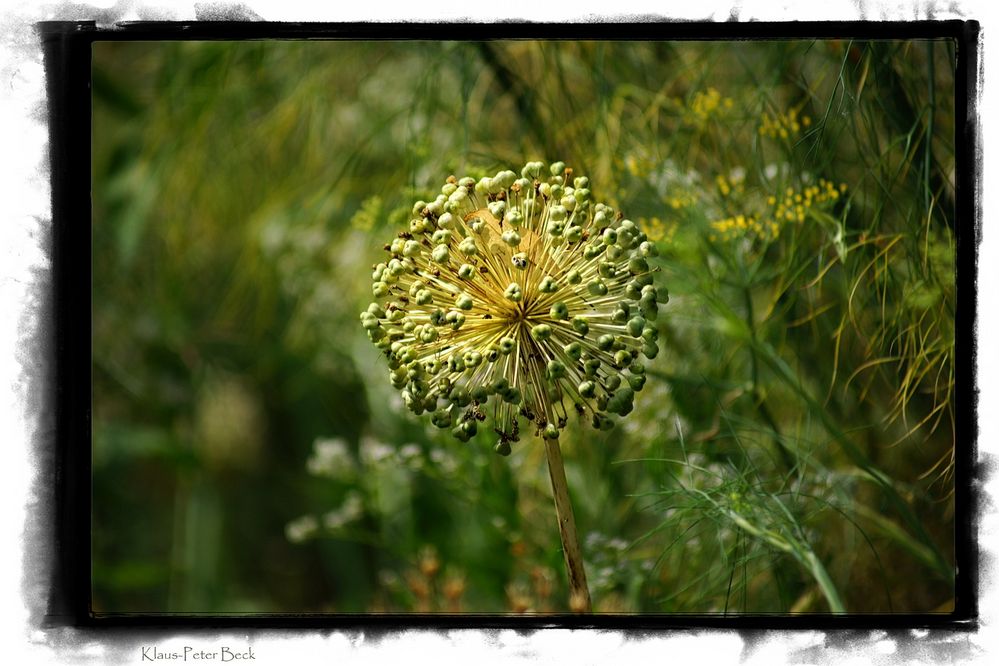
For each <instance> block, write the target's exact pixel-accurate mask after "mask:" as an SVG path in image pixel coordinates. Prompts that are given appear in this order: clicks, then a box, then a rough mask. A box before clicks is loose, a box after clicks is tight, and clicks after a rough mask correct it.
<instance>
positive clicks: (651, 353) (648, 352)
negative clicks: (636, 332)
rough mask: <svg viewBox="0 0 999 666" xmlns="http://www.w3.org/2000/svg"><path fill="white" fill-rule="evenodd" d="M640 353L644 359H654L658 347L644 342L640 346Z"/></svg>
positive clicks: (657, 353)
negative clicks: (643, 355)
mask: <svg viewBox="0 0 999 666" xmlns="http://www.w3.org/2000/svg"><path fill="white" fill-rule="evenodd" d="M642 353H643V354H645V358H647V359H650V360H651V359H654V358H655V357H656V356H658V355H659V345H657V344H656V343H654V342H646V343H645V344H644V345H643V346H642Z"/></svg>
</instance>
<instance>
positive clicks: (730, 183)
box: [715, 174, 745, 197]
mask: <svg viewBox="0 0 999 666" xmlns="http://www.w3.org/2000/svg"><path fill="white" fill-rule="evenodd" d="M715 183H717V185H718V192H719V193H720V194H721V195H722V196H723V197H727V196H728V195H730V194H732V193H733V192H735V193H736V194H742V193H743V191H744V190H745V188H744V187H743V182H742V179H741V178H739V179H736V178H733V177H729V178H726V177H725V176H723V175H721V174H718V175H717V176H715Z"/></svg>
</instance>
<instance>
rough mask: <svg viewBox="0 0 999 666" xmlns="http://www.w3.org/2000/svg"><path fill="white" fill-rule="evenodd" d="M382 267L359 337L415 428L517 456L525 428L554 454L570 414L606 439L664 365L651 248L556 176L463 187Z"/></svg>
mask: <svg viewBox="0 0 999 666" xmlns="http://www.w3.org/2000/svg"><path fill="white" fill-rule="evenodd" d="M413 215H414V219H412V220H410V222H409V224H408V225H407V227H406V229H407V230H406V231H402V232H400V233H399V234H398V238H396V239H394V240H393V242H392V243H390V244H388V245H387V246H386V248H387V252H388V254H389V257H388V258H387V259H386V260H385V261H384V262H383V263H379V264H377V265H376V266H375V267H374V273H373V274H372V281H373V282H372V295H373V296H374V297H375V298H376V299H377V300H376V302H374V303H372V304H371V305H370V306H369V307H368V308H367V310H365V311H364V312H362V313H361V317H360V318H361V325H362V326H363V327H364V329H365V330H366V331H367V333H368V337H369V338H371V340H372V342H373V343H374V344H375V345H376V346H377V347H378V348H379V349H381V350H382V351H383V352H384V354H385V357H386V359H387V360H388V366H389V379H390V381H391V382H392V385H393V386H394V387H395V388H397V389H398V390H399V391H400V392H401V393H402V397H403V402H404V403H405V404H406V406H407V407H408V408H409V409H410V410H411V411H413V412H414V413H415V414H417V415H420V414H423V413H425V412H426V413H429V414H430V415H431V422H432V423H433V424H434V425H435V426H438V427H440V428H447V429H449V430H450V431H451V433H452V434H453V435H454V436H455V437H456V438H458V439H459V440H462V441H468V440H469V439H470V438H471V437H472V436H474V435H475V434H476V433H477V432H478V430H479V425H478V424H480V423H483V426H484V427H486V424H485V423H484V422H486V421H489V423H488V427H490V428H491V430H492V431H493V432H495V433H496V435H497V436H498V441H497V443H496V444H495V446H494V449H495V450H496V451H497V452H499V453H501V454H504V455H505V454H507V453H509V452H510V451H511V446H510V445H511V443H513V442H517V441H519V439H520V427H521V420H520V419H521V418H524V419H526V420H527V421H528V422H530V423H531V424H532V426H533V428H534V432H535V434H536V435H538V436H539V437H544V438H547V439H557V438H558V436H559V434H560V432H561V430H562V429H563V428H565V426H566V424H567V423H568V420H569V418H570V417H571V415H572V414H573V413H575V414H576V416H577V417H579V418H581V419H582V420H583V421H584V422H586V423H589V424H590V425H591V426H592V427H594V428H596V429H598V430H608V429H610V428H611V427H613V425H614V420H613V417H612V415H617V416H622V417H623V416H625V415H627V414H628V413H630V412H631V411H632V409H633V408H634V399H635V393H636V392H638V391H640V390H641V389H642V387H643V386H644V385H645V366H644V365H643V364H642V363H641V361H640V359H641V358H642V357H643V356H644V357H645V358H654V357H655V356H656V354H658V352H659V347H658V345H657V344H656V341H657V338H658V329H657V328H656V326H655V321H656V319H657V317H658V312H659V304H660V303H663V302H666V300H667V296H666V293H665V290H662V289H657V287H656V286H654V285H653V280H652V274H653V272H654V271H655V270H656V269H655V268H653V267H651V266H650V264H649V261H648V257H652V256H655V253H654V248H655V246H654V244H653V243H651V242H650V241H649V240H648V238H647V237H646V235H645V234H644V233H642V231H641V230H640V229H639V228H638V227H637V226H636V225H635V224H634V223H633V222H631V221H630V220H627V219H624V217H623V216H622V215H621V214H620V213H618V212H617V211H615V210H613V209H612V208H611V207H609V206H607V205H604V204H602V203H598V202H596V201H595V200H594V199H593V195H592V194H591V191H590V181H589V179H588V178H586V177H584V176H576V177H575V178H573V174H572V169H571V168H568V167H567V166H566V165H565V164H564V163H562V162H554V163H553V164H551V165H550V167H548V168H547V169H546V168H545V165H544V164H543V163H541V162H528V163H527V164H526V165H525V166H524V167H523V168H522V169H521V170H520V177H519V178H518V176H517V174H516V173H515V172H514V171H508V170H506V171H500V172H499V173H497V174H496V175H495V176H493V177H485V178H482V179H479V180H477V181H476V180H475V179H472V178H469V177H465V178H461V179H457V178H454V177H453V176H452V177H450V178H448V180H447V182H446V183H445V184H444V186H443V187H442V188H441V194H439V195H438V196H437V197H436V198H435V199H434V200H433V201H430V202H425V201H419V202H417V203H416V205H415V206H414V207H413Z"/></svg>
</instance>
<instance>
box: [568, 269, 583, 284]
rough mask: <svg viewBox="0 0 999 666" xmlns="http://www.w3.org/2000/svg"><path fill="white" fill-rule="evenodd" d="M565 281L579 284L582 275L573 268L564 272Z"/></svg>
mask: <svg viewBox="0 0 999 666" xmlns="http://www.w3.org/2000/svg"><path fill="white" fill-rule="evenodd" d="M565 281H566V282H568V283H569V284H573V285H575V284H579V283H580V282H582V281H583V276H582V275H581V274H580V272H579V271H578V270H576V269H575V268H573V269H572V270H571V271H569V272H568V273H566V274H565Z"/></svg>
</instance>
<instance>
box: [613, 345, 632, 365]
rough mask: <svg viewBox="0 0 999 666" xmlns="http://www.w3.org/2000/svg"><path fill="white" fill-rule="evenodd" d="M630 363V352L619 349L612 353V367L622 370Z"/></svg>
mask: <svg viewBox="0 0 999 666" xmlns="http://www.w3.org/2000/svg"><path fill="white" fill-rule="evenodd" d="M629 363H631V352H630V351H627V350H625V349H620V350H618V351H616V352H614V365H615V366H617V367H619V368H623V367H624V366H626V365H628V364H629Z"/></svg>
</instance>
